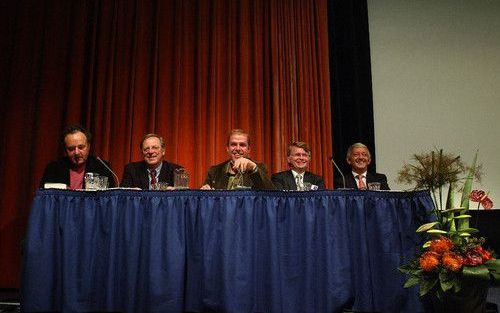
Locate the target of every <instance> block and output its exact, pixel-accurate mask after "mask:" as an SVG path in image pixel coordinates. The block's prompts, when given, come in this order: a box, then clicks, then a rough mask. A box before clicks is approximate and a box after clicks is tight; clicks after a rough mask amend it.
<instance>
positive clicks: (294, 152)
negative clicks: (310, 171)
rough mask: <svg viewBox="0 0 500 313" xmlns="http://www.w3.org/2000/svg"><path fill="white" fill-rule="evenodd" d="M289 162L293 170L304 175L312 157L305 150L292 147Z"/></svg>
mask: <svg viewBox="0 0 500 313" xmlns="http://www.w3.org/2000/svg"><path fill="white" fill-rule="evenodd" d="M287 160H288V164H290V168H291V169H292V170H295V171H297V172H299V173H302V172H304V171H305V170H306V169H307V167H308V166H309V161H310V160H311V157H310V156H309V153H307V152H306V151H305V150H304V149H302V148H299V147H292V148H291V150H290V155H289V156H288V157H287Z"/></svg>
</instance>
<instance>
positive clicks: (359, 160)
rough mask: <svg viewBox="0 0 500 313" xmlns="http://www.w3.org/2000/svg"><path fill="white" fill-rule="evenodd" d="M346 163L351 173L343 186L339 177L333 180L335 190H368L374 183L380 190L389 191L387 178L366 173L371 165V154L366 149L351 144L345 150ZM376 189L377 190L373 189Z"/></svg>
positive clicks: (346, 177)
mask: <svg viewBox="0 0 500 313" xmlns="http://www.w3.org/2000/svg"><path fill="white" fill-rule="evenodd" d="M346 161H347V163H348V164H349V165H350V166H351V170H352V171H351V173H349V174H347V175H346V176H345V186H344V182H343V181H342V179H341V177H337V178H336V179H335V186H334V187H335V188H353V189H360V190H364V189H370V188H368V187H370V185H374V183H375V184H376V185H377V186H378V185H379V189H380V190H389V189H390V188H389V185H388V184H387V177H386V176H385V175H384V174H380V173H370V172H368V165H370V163H371V161H372V160H371V154H370V150H368V147H367V146H366V145H364V144H362V143H360V142H357V143H355V144H352V145H351V146H350V147H349V149H348V150H347V156H346ZM375 189H378V188H375Z"/></svg>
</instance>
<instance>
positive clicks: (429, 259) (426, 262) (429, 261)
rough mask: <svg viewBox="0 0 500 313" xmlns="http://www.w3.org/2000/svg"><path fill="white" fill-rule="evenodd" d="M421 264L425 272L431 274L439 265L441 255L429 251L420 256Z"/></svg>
mask: <svg viewBox="0 0 500 313" xmlns="http://www.w3.org/2000/svg"><path fill="white" fill-rule="evenodd" d="M419 262H420V267H421V268H422V269H423V270H424V271H425V272H430V271H432V270H433V269H435V268H436V267H437V266H438V265H439V254H437V253H436V252H432V251H427V252H425V253H423V254H422V256H420V259H419Z"/></svg>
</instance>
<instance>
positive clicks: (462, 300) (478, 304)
mask: <svg viewBox="0 0 500 313" xmlns="http://www.w3.org/2000/svg"><path fill="white" fill-rule="evenodd" d="M488 287H489V282H488V281H484V280H472V279H469V280H464V281H463V282H462V289H461V290H460V291H459V292H456V293H454V292H446V293H445V294H444V296H443V297H441V299H439V298H438V297H437V296H432V298H431V303H432V307H433V311H434V312H435V313H438V312H439V313H452V312H453V313H485V312H486V297H487V296H488Z"/></svg>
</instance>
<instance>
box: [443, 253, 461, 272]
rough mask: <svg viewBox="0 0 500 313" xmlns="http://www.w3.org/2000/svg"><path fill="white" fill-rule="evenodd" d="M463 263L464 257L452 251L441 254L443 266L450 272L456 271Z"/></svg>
mask: <svg viewBox="0 0 500 313" xmlns="http://www.w3.org/2000/svg"><path fill="white" fill-rule="evenodd" d="M463 264H464V259H463V258H462V257H461V256H459V255H457V254H455V253H453V252H445V253H444V254H443V266H444V267H445V268H447V269H449V270H450V271H452V272H458V271H459V270H460V269H461V268H462V266H463Z"/></svg>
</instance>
